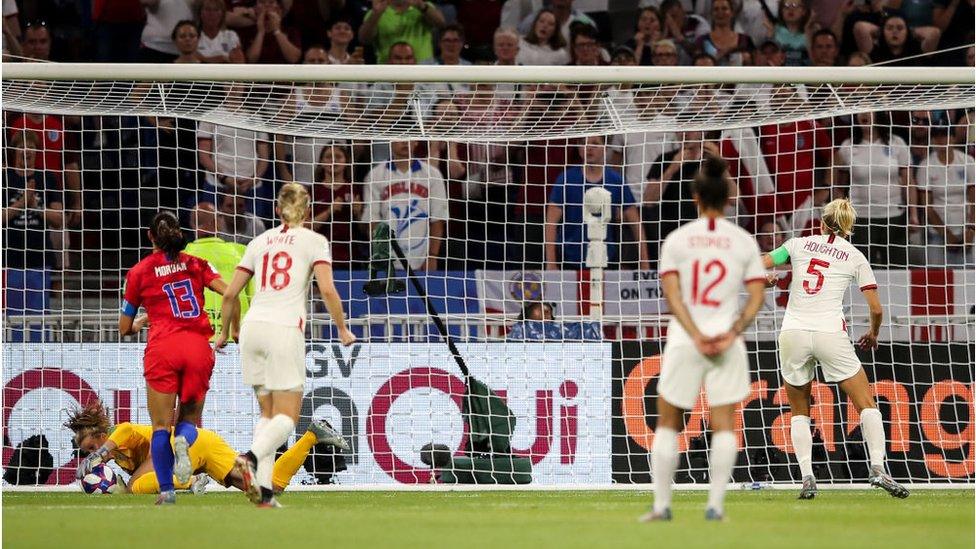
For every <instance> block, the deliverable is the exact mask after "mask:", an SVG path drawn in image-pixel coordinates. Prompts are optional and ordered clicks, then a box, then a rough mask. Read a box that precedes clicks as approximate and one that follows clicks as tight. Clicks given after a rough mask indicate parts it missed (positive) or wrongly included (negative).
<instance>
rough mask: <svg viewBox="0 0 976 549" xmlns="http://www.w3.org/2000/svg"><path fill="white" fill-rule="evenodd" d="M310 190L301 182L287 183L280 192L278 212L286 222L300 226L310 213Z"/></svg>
mask: <svg viewBox="0 0 976 549" xmlns="http://www.w3.org/2000/svg"><path fill="white" fill-rule="evenodd" d="M308 204H309V197H308V191H307V190H306V189H305V186H304V185H302V184H301V183H286V184H285V186H284V187H282V188H281V192H279V193H278V214H279V215H280V216H281V220H282V221H284V222H285V224H287V225H290V226H294V227H300V226H301V225H302V224H303V223H304V222H305V218H306V217H307V214H308Z"/></svg>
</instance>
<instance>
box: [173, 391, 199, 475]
mask: <svg viewBox="0 0 976 549" xmlns="http://www.w3.org/2000/svg"><path fill="white" fill-rule="evenodd" d="M203 404H204V403H203V400H202V399H201V400H199V401H186V402H181V403H180V414H179V422H178V423H177V425H176V428H175V429H174V431H173V454H174V455H175V459H176V461H175V463H174V464H173V474H174V475H176V481H177V482H179V483H180V484H186V483H188V482H190V476H191V475H192V474H193V462H192V461H191V460H190V446H192V445H193V443H194V442H196V440H197V429H196V425H197V423H199V422H200V415H201V412H202V411H203Z"/></svg>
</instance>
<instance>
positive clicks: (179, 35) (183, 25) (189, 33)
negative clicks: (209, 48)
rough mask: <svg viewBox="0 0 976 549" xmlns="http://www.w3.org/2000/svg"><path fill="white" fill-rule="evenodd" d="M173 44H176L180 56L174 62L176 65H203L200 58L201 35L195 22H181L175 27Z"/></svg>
mask: <svg viewBox="0 0 976 549" xmlns="http://www.w3.org/2000/svg"><path fill="white" fill-rule="evenodd" d="M173 43H174V44H176V51H178V52H179V56H177V58H176V59H174V60H173V62H174V63H203V57H201V56H200V53H199V51H198V50H199V48H200V34H199V33H198V32H197V25H196V23H194V22H193V21H180V22H179V23H177V24H176V26H175V27H173Z"/></svg>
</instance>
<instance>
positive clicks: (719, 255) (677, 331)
mask: <svg viewBox="0 0 976 549" xmlns="http://www.w3.org/2000/svg"><path fill="white" fill-rule="evenodd" d="M668 273H677V274H678V279H679V280H680V281H681V299H682V301H683V302H684V303H685V306H686V307H688V312H689V313H690V314H691V318H692V320H693V321H694V322H695V326H697V327H698V329H699V330H700V331H701V332H702V334H704V335H705V336H714V335H719V334H722V333H725V332H727V331H728V330H729V329H730V328H731V327H732V324H733V323H734V322H735V319H736V318H738V313H739V291H740V290H741V289H742V286H743V284H745V283H747V282H750V281H753V280H765V279H766V270H765V268H764V267H763V264H762V257H761V256H760V254H759V246H758V245H757V244H756V240H755V239H754V238H753V237H752V235H750V234H749V233H747V232H746V231H745V230H743V229H742V228H741V227H739V226H737V225H735V224H734V223H731V222H730V221H728V220H726V219H711V218H704V217H703V218H700V219H697V220H695V221H692V222H690V223H687V224H685V225H683V226H682V227H680V228H678V229H676V230H675V231H674V232H672V233H671V234H670V235H668V237H667V238H666V239H665V240H664V245H663V246H662V249H661V262H660V276H661V278H662V279H663V278H664V277H665V275H667V274H668ZM668 342H669V343H671V344H680V343H690V342H691V338H690V337H689V336H688V334H687V333H686V332H685V330H684V328H682V327H681V324H680V323H679V322H678V321H677V319H671V322H670V323H669V324H668Z"/></svg>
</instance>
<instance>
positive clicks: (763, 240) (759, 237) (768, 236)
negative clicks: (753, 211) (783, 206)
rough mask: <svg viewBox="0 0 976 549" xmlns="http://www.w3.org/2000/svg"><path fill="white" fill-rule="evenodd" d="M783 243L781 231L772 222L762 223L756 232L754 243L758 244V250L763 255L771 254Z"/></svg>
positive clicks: (783, 238) (784, 238)
mask: <svg viewBox="0 0 976 549" xmlns="http://www.w3.org/2000/svg"><path fill="white" fill-rule="evenodd" d="M784 242H786V237H785V236H784V235H783V231H781V230H780V228H779V227H778V226H777V225H776V223H775V222H773V221H766V222H764V223H763V224H762V225H760V226H759V230H758V231H757V232H756V243H757V244H759V250H760V251H761V252H763V253H766V254H768V253H770V252H772V251H773V250H775V249H776V248H779V247H780V246H782V245H783V243H784Z"/></svg>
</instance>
